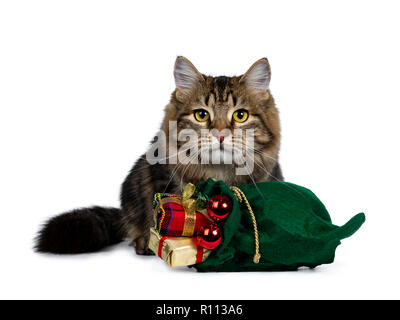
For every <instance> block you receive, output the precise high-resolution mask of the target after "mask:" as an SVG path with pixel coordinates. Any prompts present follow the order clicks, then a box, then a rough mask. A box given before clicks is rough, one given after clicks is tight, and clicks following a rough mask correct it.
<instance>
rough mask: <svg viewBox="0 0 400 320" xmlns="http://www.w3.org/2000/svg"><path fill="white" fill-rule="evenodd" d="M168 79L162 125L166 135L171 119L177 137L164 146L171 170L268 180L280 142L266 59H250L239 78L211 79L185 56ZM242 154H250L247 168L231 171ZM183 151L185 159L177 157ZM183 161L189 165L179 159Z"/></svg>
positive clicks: (199, 176) (198, 175)
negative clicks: (173, 161)
mask: <svg viewBox="0 0 400 320" xmlns="http://www.w3.org/2000/svg"><path fill="white" fill-rule="evenodd" d="M174 77H175V85H176V89H175V91H174V92H173V94H172V97H171V102H170V104H169V105H168V106H167V108H166V116H165V119H164V122H163V126H162V128H163V130H164V131H165V132H166V133H167V136H169V135H171V131H170V130H169V129H170V127H171V123H174V122H175V123H176V126H177V130H176V132H177V135H178V137H179V139H178V141H177V144H176V146H169V147H170V148H169V154H168V156H169V157H171V156H173V154H174V153H175V155H178V157H177V163H178V164H177V165H178V166H179V165H180V166H179V168H178V169H177V170H178V172H180V173H181V174H183V175H184V176H185V180H194V181H196V180H201V179H204V178H207V177H215V178H217V179H222V178H224V179H225V180H226V179H228V180H229V181H232V183H234V182H238V183H239V182H245V181H248V180H246V179H248V178H249V176H251V175H252V176H253V177H254V178H255V179H256V180H263V178H265V179H266V178H268V173H269V174H271V171H272V169H273V167H274V165H275V163H276V159H277V156H278V151H279V142H280V126H279V115H278V111H277V109H276V107H275V103H274V100H273V97H272V95H271V93H270V90H269V83H270V79H271V70H270V66H269V63H268V60H267V59H266V58H263V59H260V60H258V61H256V62H255V63H254V64H253V65H252V66H251V67H250V68H249V70H248V71H247V72H246V73H245V74H243V75H241V76H234V77H225V76H219V77H212V76H206V75H204V74H202V73H200V72H199V71H198V70H197V69H196V68H195V66H194V65H193V64H192V63H191V62H190V61H189V60H188V59H186V58H184V57H178V58H177V59H176V62H175V67H174ZM171 121H172V122H171ZM238 129H239V130H238ZM235 130H236V131H235ZM168 131H169V132H168ZM187 132H192V133H195V137H194V138H188V136H186V137H185V135H186V133H187ZM174 138H176V137H174ZM167 140H168V139H167ZM249 141H250V142H251V143H250V142H249ZM185 147H186V149H188V147H189V149H190V152H189V151H185V150H184V149H185ZM245 152H247V153H248V154H250V153H252V154H253V155H254V160H253V161H254V164H253V168H249V169H247V171H245V174H243V171H242V174H237V171H235V170H234V169H237V168H238V167H243V161H245V159H244V158H245ZM183 154H184V155H185V156H186V158H185V159H183V160H182V158H183V157H179V156H182V155H183ZM228 154H231V155H232V157H231V158H229V156H227V155H228ZM218 159H219V163H218ZM188 160H191V163H184V162H185V161H186V162H187V161H188ZM193 160H196V161H197V162H196V161H193ZM185 170H186V171H185ZM240 175H242V176H243V175H244V176H247V177H240Z"/></svg>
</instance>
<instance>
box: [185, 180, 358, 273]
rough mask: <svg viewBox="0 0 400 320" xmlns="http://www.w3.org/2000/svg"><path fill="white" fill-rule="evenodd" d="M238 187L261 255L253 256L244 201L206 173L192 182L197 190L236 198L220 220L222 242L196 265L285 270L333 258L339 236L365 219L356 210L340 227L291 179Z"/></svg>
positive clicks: (215, 268) (252, 238)
mask: <svg viewBox="0 0 400 320" xmlns="http://www.w3.org/2000/svg"><path fill="white" fill-rule="evenodd" d="M238 187H239V189H241V190H242V191H243V193H244V194H245V196H246V198H247V200H248V201H249V204H250V206H251V208H252V209H253V212H254V215H255V219H256V222H257V229H258V237H259V248H260V255H261V259H260V261H259V263H254V261H253V258H254V254H255V232H254V227H253V222H252V217H251V214H250V213H249V211H248V209H247V207H246V205H245V203H243V202H242V203H239V202H238V200H237V199H236V197H235V195H234V193H233V192H232V190H231V189H230V188H229V187H228V186H227V185H226V184H225V183H224V182H222V181H215V180H212V179H208V180H207V181H204V182H201V183H199V184H198V185H197V186H196V194H197V195H198V196H202V197H208V198H210V197H212V196H213V195H215V194H224V195H228V196H229V197H231V198H232V199H233V202H234V203H233V210H232V213H231V214H230V216H229V217H228V219H227V220H226V222H225V223H224V225H223V239H222V242H221V244H220V246H219V247H217V248H216V249H214V250H213V252H212V253H211V255H210V256H209V257H208V259H207V260H206V261H204V262H202V263H200V264H196V265H193V266H192V267H194V268H196V269H197V271H200V272H208V271H217V272H230V271H278V270H282V271H283V270H287V271H289V270H297V269H298V268H299V267H301V266H306V267H310V268H314V267H316V266H318V265H321V264H326V263H332V262H333V260H334V257H335V250H336V247H337V246H338V245H339V244H340V240H341V239H344V238H347V237H349V236H351V235H352V234H353V233H354V232H356V231H357V230H358V228H360V226H361V225H362V224H363V223H364V221H365V215H364V214H363V213H359V214H357V215H356V216H354V217H353V218H352V219H350V221H348V222H347V223H346V224H345V225H343V226H342V227H338V226H335V225H334V224H332V222H331V218H330V216H329V213H328V211H327V210H326V208H325V206H324V205H323V204H322V202H321V201H320V200H319V199H318V198H317V197H316V196H315V195H314V193H312V192H311V191H310V190H308V189H306V188H304V187H300V186H297V185H295V184H292V183H288V182H282V181H271V182H261V183H257V184H255V185H254V184H245V185H239V186H238Z"/></svg>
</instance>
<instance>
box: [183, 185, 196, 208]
mask: <svg viewBox="0 0 400 320" xmlns="http://www.w3.org/2000/svg"><path fill="white" fill-rule="evenodd" d="M195 190H196V186H195V185H194V184H193V183H188V184H187V185H186V186H185V188H184V189H183V193H182V206H183V208H184V209H185V211H186V212H188V213H194V212H196V199H193V198H192V196H193V195H194V191H195Z"/></svg>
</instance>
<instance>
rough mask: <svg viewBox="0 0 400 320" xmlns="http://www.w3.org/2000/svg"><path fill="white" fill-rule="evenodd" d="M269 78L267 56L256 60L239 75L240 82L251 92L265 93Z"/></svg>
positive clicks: (269, 71)
mask: <svg viewBox="0 0 400 320" xmlns="http://www.w3.org/2000/svg"><path fill="white" fill-rule="evenodd" d="M270 80H271V69H270V66H269V63H268V60H267V58H262V59H260V60H257V61H256V62H255V63H254V64H253V65H252V66H251V67H250V69H249V70H248V71H247V72H246V73H245V74H244V75H243V76H242V77H241V79H240V82H242V83H244V84H245V86H246V88H247V89H248V90H249V91H250V92H253V93H257V94H261V95H262V94H263V93H267V91H268V89H269V81H270Z"/></svg>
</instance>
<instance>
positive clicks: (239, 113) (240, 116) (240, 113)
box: [233, 109, 249, 122]
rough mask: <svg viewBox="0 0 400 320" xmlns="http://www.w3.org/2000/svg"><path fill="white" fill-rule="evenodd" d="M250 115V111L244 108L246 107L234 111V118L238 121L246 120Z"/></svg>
mask: <svg viewBox="0 0 400 320" xmlns="http://www.w3.org/2000/svg"><path fill="white" fill-rule="evenodd" d="M248 117H249V113H248V112H247V111H246V110H244V109H239V110H236V111H235V112H234V113H233V119H234V120H235V121H236V122H245V121H246V120H247V118H248Z"/></svg>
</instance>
